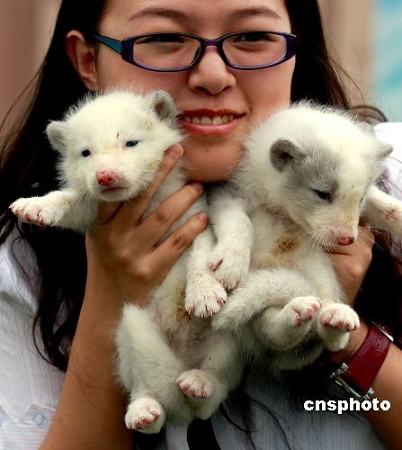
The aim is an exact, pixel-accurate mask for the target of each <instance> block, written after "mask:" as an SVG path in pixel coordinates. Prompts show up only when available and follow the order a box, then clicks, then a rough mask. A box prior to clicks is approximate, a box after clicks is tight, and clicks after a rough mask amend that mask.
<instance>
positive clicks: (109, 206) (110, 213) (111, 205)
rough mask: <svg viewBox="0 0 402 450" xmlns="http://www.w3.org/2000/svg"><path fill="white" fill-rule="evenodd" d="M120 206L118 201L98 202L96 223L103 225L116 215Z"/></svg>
mask: <svg viewBox="0 0 402 450" xmlns="http://www.w3.org/2000/svg"><path fill="white" fill-rule="evenodd" d="M121 207H122V203H119V202H100V203H99V206H98V217H97V224H98V225H105V224H107V223H108V222H110V221H111V220H113V218H114V217H115V216H116V214H117V213H118V212H119V210H120V208H121Z"/></svg>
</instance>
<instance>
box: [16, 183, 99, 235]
mask: <svg viewBox="0 0 402 450" xmlns="http://www.w3.org/2000/svg"><path fill="white" fill-rule="evenodd" d="M10 209H11V211H12V212H13V213H14V214H15V215H16V216H18V217H19V218H20V219H21V220H22V221H23V222H27V223H33V224H35V225H40V226H60V227H66V228H82V224H83V223H84V224H85V223H86V222H88V214H89V213H92V215H95V214H96V211H93V208H91V207H90V206H89V205H88V202H86V201H83V199H82V197H80V196H79V195H78V194H77V192H76V191H74V190H72V189H64V190H61V191H52V192H49V194H46V195H43V196H42V197H29V198H20V199H18V200H16V201H15V202H14V203H12V204H11V206H10ZM71 216H74V217H71ZM93 219H94V217H93ZM74 223H76V226H75V227H74V226H73V225H74ZM69 224H70V225H71V226H70V225H69Z"/></svg>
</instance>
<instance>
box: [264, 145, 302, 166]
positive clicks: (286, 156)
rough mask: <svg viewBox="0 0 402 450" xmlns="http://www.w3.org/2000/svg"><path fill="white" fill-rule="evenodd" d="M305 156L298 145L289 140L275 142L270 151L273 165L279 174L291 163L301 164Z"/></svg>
mask: <svg viewBox="0 0 402 450" xmlns="http://www.w3.org/2000/svg"><path fill="white" fill-rule="evenodd" d="M305 156H306V155H305V154H304V153H303V152H302V150H301V149H300V148H299V147H297V145H296V144H293V142H290V141H288V140H287V139H279V140H278V141H275V142H274V143H273V144H272V146H271V150H270V158H271V163H272V165H273V166H274V167H275V169H277V170H278V171H279V172H282V171H283V170H284V169H285V168H286V167H287V166H288V165H289V164H291V163H296V162H301V161H302V160H303V159H304V157H305Z"/></svg>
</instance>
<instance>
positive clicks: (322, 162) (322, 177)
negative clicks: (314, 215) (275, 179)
mask: <svg viewBox="0 0 402 450" xmlns="http://www.w3.org/2000/svg"><path fill="white" fill-rule="evenodd" d="M305 153H306V156H305V158H303V159H302V160H301V161H300V163H299V164H292V165H291V170H289V171H288V172H287V173H286V175H285V176H286V182H285V188H286V191H287V196H288V197H289V198H291V199H292V202H294V204H297V205H298V207H299V208H300V209H303V210H305V212H306V213H308V212H309V211H312V210H314V209H315V208H316V207H319V206H322V205H323V200H322V199H320V198H319V197H318V195H316V194H315V193H314V191H320V192H327V193H329V194H330V198H333V197H334V196H335V194H336V192H337V190H338V187H339V183H338V179H339V175H338V174H339V167H340V161H339V160H338V158H337V157H336V156H335V155H334V154H332V153H330V152H327V151H325V149H324V148H313V149H310V151H309V150H306V152H305Z"/></svg>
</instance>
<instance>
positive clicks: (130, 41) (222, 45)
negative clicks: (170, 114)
mask: <svg viewBox="0 0 402 450" xmlns="http://www.w3.org/2000/svg"><path fill="white" fill-rule="evenodd" d="M93 38H94V39H95V40H96V41H99V42H101V43H102V44H104V45H106V46H107V47H109V48H111V49H112V50H114V51H115V52H117V53H120V55H121V57H122V58H123V59H124V60H125V61H127V62H128V63H130V64H133V65H134V66H138V67H142V68H143V69H146V70H152V71H154V72H181V71H183V70H189V69H191V68H192V67H194V66H195V65H196V64H198V63H199V62H200V59H201V58H202V56H203V55H204V53H205V49H206V48H207V47H208V46H214V47H216V48H217V49H218V53H219V55H220V57H221V58H222V60H223V61H224V62H225V64H226V65H228V66H229V67H232V68H234V69H241V70H255V69H264V68H266V67H272V66H276V65H278V64H282V63H283V62H285V61H287V60H288V59H290V58H292V57H293V56H294V55H295V53H296V40H297V38H296V36H295V35H294V34H291V33H279V32H274V31H244V32H237V33H229V34H224V35H223V36H221V37H219V38H217V39H204V38H202V37H200V36H197V35H195V34H189V33H148V34H141V35H138V36H132V37H129V38H126V39H123V40H122V41H119V40H117V39H112V38H110V37H106V36H102V35H100V34H95V35H94V36H93Z"/></svg>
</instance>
